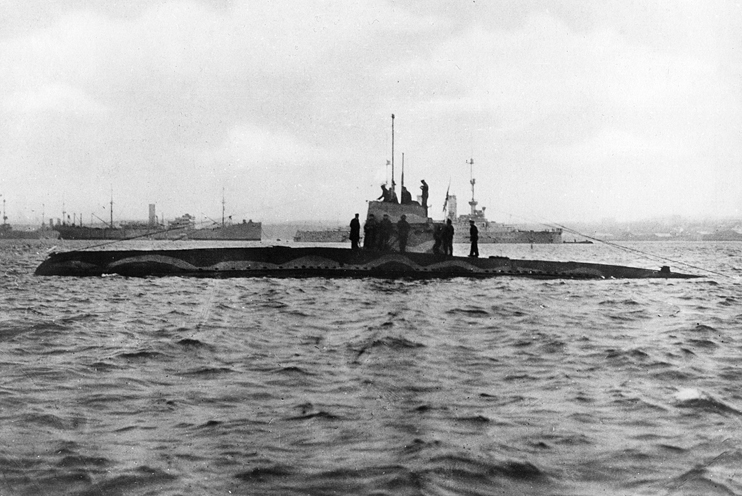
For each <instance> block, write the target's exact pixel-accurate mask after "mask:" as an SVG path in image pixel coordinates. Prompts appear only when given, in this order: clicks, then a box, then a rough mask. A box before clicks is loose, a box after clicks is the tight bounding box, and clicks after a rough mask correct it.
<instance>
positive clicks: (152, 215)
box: [149, 203, 157, 227]
mask: <svg viewBox="0 0 742 496" xmlns="http://www.w3.org/2000/svg"><path fill="white" fill-rule="evenodd" d="M156 225H157V216H156V215H155V204H154V203H150V204H149V227H155V226H156Z"/></svg>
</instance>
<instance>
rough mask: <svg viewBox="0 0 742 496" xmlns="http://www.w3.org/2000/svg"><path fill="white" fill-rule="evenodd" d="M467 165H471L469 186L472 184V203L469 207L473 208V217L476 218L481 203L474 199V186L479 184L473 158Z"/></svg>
mask: <svg viewBox="0 0 742 496" xmlns="http://www.w3.org/2000/svg"><path fill="white" fill-rule="evenodd" d="M466 163H467V164H469V178H470V179H469V184H471V201H470V202H469V205H470V206H471V216H472V217H475V216H476V215H477V205H478V204H479V202H477V200H475V199H474V184H475V183H476V182H477V181H476V180H475V179H474V159H473V158H471V159H469V160H467V161H466Z"/></svg>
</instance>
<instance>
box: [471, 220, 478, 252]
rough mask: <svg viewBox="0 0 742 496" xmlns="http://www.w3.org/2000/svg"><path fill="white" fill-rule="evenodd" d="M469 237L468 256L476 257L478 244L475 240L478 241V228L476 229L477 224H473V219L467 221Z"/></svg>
mask: <svg viewBox="0 0 742 496" xmlns="http://www.w3.org/2000/svg"><path fill="white" fill-rule="evenodd" d="M469 239H471V249H470V250H469V256H470V257H478V256H479V246H478V245H477V242H478V241H479V229H477V226H476V224H474V221H473V220H470V221H469Z"/></svg>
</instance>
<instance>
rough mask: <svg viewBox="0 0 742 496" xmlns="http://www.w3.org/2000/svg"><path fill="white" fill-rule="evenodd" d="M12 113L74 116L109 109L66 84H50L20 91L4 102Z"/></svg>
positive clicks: (94, 113) (102, 112) (93, 113)
mask: <svg viewBox="0 0 742 496" xmlns="http://www.w3.org/2000/svg"><path fill="white" fill-rule="evenodd" d="M3 106H4V107H5V108H6V110H8V111H10V112H17V113H43V112H46V111H51V112H59V113H73V114H78V115H82V114H90V115H97V114H104V113H105V112H106V111H107V110H108V109H107V107H106V106H105V105H102V104H100V103H99V102H97V101H95V99H93V98H91V97H90V96H89V95H87V94H86V93H85V92H84V91H82V90H80V89H78V88H74V87H72V86H69V85H66V84H49V85H46V86H43V87H40V88H36V89H34V90H28V91H18V92H15V93H12V94H10V95H8V96H7V97H6V98H5V99H4V100H3Z"/></svg>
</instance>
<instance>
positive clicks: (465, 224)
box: [446, 159, 562, 244]
mask: <svg viewBox="0 0 742 496" xmlns="http://www.w3.org/2000/svg"><path fill="white" fill-rule="evenodd" d="M466 163H467V164H469V167H470V178H469V184H471V200H470V201H469V206H470V207H471V211H470V212H469V213H468V214H464V215H457V211H456V207H457V205H456V196H453V195H451V196H449V197H448V198H447V199H446V206H447V211H448V214H447V217H448V218H450V219H451V221H452V222H453V226H454V239H453V240H454V243H468V242H469V227H470V224H469V222H470V221H472V220H473V221H474V224H475V225H476V226H477V229H479V243H480V244H482V243H528V244H551V243H561V242H562V230H561V229H558V228H556V229H546V230H540V231H533V230H522V229H518V228H516V227H513V226H509V225H507V224H500V223H498V222H493V221H490V220H487V217H486V216H485V214H484V211H485V208H486V207H482V208H481V209H477V205H478V204H479V202H478V201H477V200H475V199H474V184H475V183H476V180H475V179H474V175H473V167H474V159H470V160H468V161H467V162H466Z"/></svg>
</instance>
